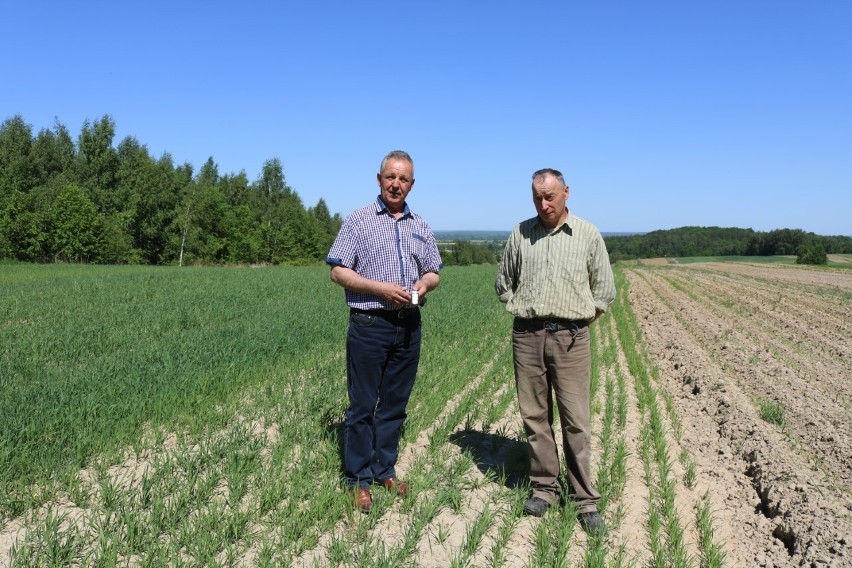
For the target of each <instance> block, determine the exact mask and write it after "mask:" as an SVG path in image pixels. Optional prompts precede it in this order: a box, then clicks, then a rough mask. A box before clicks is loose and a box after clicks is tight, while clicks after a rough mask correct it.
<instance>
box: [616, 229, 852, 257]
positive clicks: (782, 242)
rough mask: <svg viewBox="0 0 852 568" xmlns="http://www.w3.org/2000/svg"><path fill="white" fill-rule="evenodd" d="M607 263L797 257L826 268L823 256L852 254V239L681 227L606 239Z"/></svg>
mask: <svg viewBox="0 0 852 568" xmlns="http://www.w3.org/2000/svg"><path fill="white" fill-rule="evenodd" d="M604 241H605V242H606V246H607V250H608V251H609V256H610V261H612V262H616V261H618V260H630V259H636V258H659V257H679V256H774V255H796V256H797V261H798V262H800V263H804V264H825V262H826V254H852V237H847V236H820V235H816V234H814V233H809V232H805V231H802V230H801V229H776V230H774V231H768V232H761V231H754V230H752V229H739V228H735V227H730V228H722V227H681V228H678V229H668V230H661V231H652V232H650V233H643V234H639V235H617V236H605V237H604Z"/></svg>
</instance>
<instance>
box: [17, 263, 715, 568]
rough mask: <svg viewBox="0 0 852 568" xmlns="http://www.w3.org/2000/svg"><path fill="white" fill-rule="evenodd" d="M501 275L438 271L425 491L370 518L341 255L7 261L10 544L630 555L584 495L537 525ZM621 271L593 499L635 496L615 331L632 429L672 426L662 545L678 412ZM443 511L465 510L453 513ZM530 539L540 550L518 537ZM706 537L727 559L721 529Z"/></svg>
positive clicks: (334, 556)
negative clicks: (346, 455) (328, 263)
mask: <svg viewBox="0 0 852 568" xmlns="http://www.w3.org/2000/svg"><path fill="white" fill-rule="evenodd" d="M495 275H496V267H495V266H470V267H448V268H446V269H445V270H444V271H443V272H442V276H441V286H440V288H438V289H437V290H436V291H434V292H433V293H432V294H430V296H429V302H428V305H426V306H425V307H424V308H423V310H424V347H423V349H424V350H423V356H422V360H421V366H420V372H419V374H418V379H417V383H416V385H415V389H414V392H413V394H412V399H411V404H410V405H409V409H408V410H409V413H408V419H407V421H406V425H405V429H404V433H403V438H402V442H401V449H402V456H401V466H402V467H403V469H404V475H405V477H406V479H407V480H408V481H410V482H411V483H412V486H413V487H414V488H415V490H414V492H413V494H412V495H409V496H408V497H406V498H405V499H404V500H402V501H395V500H394V499H393V497H392V496H391V495H388V494H385V493H382V492H377V493H376V497H375V498H376V503H375V506H374V510H373V513H371V514H370V515H365V516H363V517H361V516H358V515H357V514H355V513H354V512H353V507H352V504H351V503H350V501H349V499H348V497H347V495H346V493H345V492H344V491H343V488H342V484H341V458H340V439H339V435H338V434H339V429H340V426H341V424H342V420H343V415H344V411H345V409H346V405H347V402H346V377H345V368H344V339H345V332H346V326H347V308H346V307H345V304H344V300H343V292H342V290H341V289H340V288H339V287H337V286H335V285H334V284H332V283H331V282H330V281H329V274H328V268H327V267H324V266H314V267H276V268H176V267H163V268H151V267H101V266H76V265H51V266H33V265H16V264H12V265H4V266H3V267H2V271H0V287H2V291H3V302H2V304H0V416H2V417H3V420H2V421H0V566H4V565H5V564H4V562H6V561H7V560H9V559H11V560H9V562H10V565H11V566H68V565H84V566H110V567H111V566H125V565H134V566H137V565H138V566H176V565H181V566H237V565H239V566H269V567H272V566H287V565H300V566H328V565H331V566H370V567H373V566H387V567H394V568H395V567H398V566H418V565H422V564H424V563H425V564H428V565H447V566H467V565H470V564H471V563H474V564H476V565H480V564H481V563H483V562H487V563H488V565H492V566H501V565H510V563H509V560H508V557H509V556H516V555H517V554H524V555H528V558H527V560H526V565H530V566H542V567H544V566H548V567H550V566H567V565H569V564H568V562H569V561H568V558H569V557H570V555H571V554H574V555H575V558H576V557H577V556H576V555H581V556H583V557H584V558H585V561H584V563H585V565H588V566H617V565H624V566H628V565H630V563H631V560H630V558H631V557H632V554H633V552H631V551H629V550H628V549H626V548H625V547H624V545H615V546H613V545H612V544H611V543H607V542H606V541H604V540H602V539H591V538H590V539H589V540H588V541H587V542H586V544H585V546H584V548H582V549H580V548H578V545H577V544H576V543H575V542H574V540H573V539H574V538H576V537H575V536H572V535H573V534H574V533H575V530H574V529H575V527H576V521H575V518H574V509H572V507H571V506H570V505H566V506H565V507H564V508H562V509H561V511H558V512H555V513H554V514H553V515H548V516H547V517H545V518H544V519H543V520H542V522H541V523H539V524H537V525H536V528H535V532H534V533H533V532H530V533H526V532H524V531H529V530H531V529H529V528H523V527H524V523H525V522H526V521H525V520H524V517H523V514H522V510H521V509H522V503H523V501H524V499H525V498H526V496H527V489H528V488H527V478H526V471H527V469H526V468H527V462H526V449H525V444H524V436H523V432H522V429H521V428H520V424H519V422H518V419H517V412H516V409H515V389H514V378H513V371H512V353H511V342H510V325H511V318H510V316H509V315H508V314H507V313H506V312H505V310H504V309H503V306H502V305H500V303H499V302H498V301H497V299H496V297H495V295H494V291H493V282H494V277H495ZM619 287H620V288H619V299H618V300H617V301H616V304H615V305H614V306H613V309H612V310H611V313H610V314H607V315H606V316H605V317H604V318H602V320H601V323H600V324H596V325H595V326H593V327H592V342H593V352H594V359H593V386H592V390H593V393H592V394H593V400H595V402H594V403H593V409H592V410H593V414H594V415H595V417H596V418H595V423H596V426H595V428H596V431H595V434H594V435H595V444H596V448H599V449H600V452H601V453H600V454H599V455H596V458H595V459H596V464H597V465H596V485H597V487H598V490H599V491H600V493H601V495H602V499H601V502H600V503H599V510H600V511H601V513H602V514H603V515H604V516H605V517H606V518H607V519H608V522H611V523H613V526H614V527H617V526H618V523H619V522H620V519H622V518H624V515H625V514H626V512H627V508H626V507H625V506H624V504H623V503H622V502H621V499H622V493H623V491H624V486H625V480H626V475H627V471H626V465H625V464H626V459H627V457H628V452H627V449H626V447H627V446H626V436H627V435H628V432H631V431H633V430H632V429H631V428H628V427H627V426H626V422H625V421H626V417H627V412H628V407H627V404H628V402H627V401H628V389H629V386H628V382H627V377H626V376H625V375H624V374H623V372H622V371H621V370H619V367H620V366H621V365H622V363H620V362H619V356H618V353H619V351H622V350H623V352H624V354H625V357H626V358H627V359H626V360H627V363H626V364H628V365H629V367H630V373H631V374H632V375H634V376H636V377H639V378H640V379H643V381H644V382H642V381H639V380H638V379H637V386H636V387H635V389H636V394H635V396H637V397H639V400H640V407H641V410H642V413H643V416H645V418H643V421H642V424H637V425H636V426H635V427H634V428H641V430H642V432H643V434H642V436H643V440H647V442H648V444H651V443H654V444H655V445H656V446H655V448H656V449H655V450H654V451H651V449H650V448H651V446H647V447H644V446H643V448H642V451H641V456H640V457H641V459H642V460H643V462H644V463H645V465H644V471H645V476H646V478H647V479H648V482H649V484H650V486H651V487H656V486H657V483H658V482H657V481H655V480H656V479H659V483H662V484H663V487H664V489H665V492H664V493H660V494H659V495H657V494H656V493H654V494H653V499H654V502H655V505H654V508H653V510H652V511H651V514H652V515H653V520H654V522H664V523H666V525H665V526H666V527H667V528H666V533H665V535H663V536H660V535H657V536H656V537H655V536H654V533H653V532H652V533H651V534H652V537H653V538H652V540H651V542H650V544H649V546H650V547H651V549H652V553H653V554H654V555H655V556H666V555H669V554H671V555H674V556H682V557H685V556H684V555H685V554H686V553H685V549H684V540H683V536H682V532H683V530H684V529H683V527H684V526H685V525H686V524H687V523H689V522H690V521H689V519H684V518H682V517H681V516H680V513H679V512H678V510H677V509H676V508H675V507H674V502H673V497H674V486H673V485H672V486H671V487H669V485H670V484H671V483H673V481H672V480H670V479H669V477H670V473H669V467H670V463H669V458H668V454H667V449H666V443H667V442H666V439H665V429H664V428H663V427H662V426H661V425H660V423H659V419H658V417H659V415H660V413H661V412H666V410H663V409H662V407H661V403H660V402H658V401H657V399H656V397H655V395H654V387H653V386H652V385H651V384H650V383H648V382H647V381H648V377H649V376H650V373H652V372H653V368H652V365H651V364H650V363H649V362H648V361H647V360H646V359H645V355H644V354H643V351H642V350H641V347H640V344H639V341H640V338H639V332H638V331H637V329H638V328H637V325H636V322H635V321H634V320H633V319H632V315H631V311H630V308H629V305H628V304H627V302H626V299H625V295H624V290H625V289H626V282H625V281H624V279H623V278H622V277H621V276H619ZM598 329H600V330H601V331H597V330H598ZM616 334H617V335H616ZM619 336H620V337H619ZM604 377H605V378H604ZM668 412H671V410H670V409H669V410H668ZM655 417H657V418H655ZM596 451H598V450H596ZM684 460H686V461H684ZM681 461H682V462H683V463H684V464H688V463H689V462H688V458H684V457H681ZM655 491H656V490H655ZM475 497H476V498H475ZM483 500H484V501H483ZM477 501H482V502H484V505H483V504H481V503H480V504H479V505H475V504H474V503H476V502H477ZM701 506H705V505H701ZM699 512H700V511H699ZM446 517H449V518H459V519H464V521H463V524H462V525H461V526H462V527H463V528H460V529H458V530H459V531H461V532H460V533H458V534H457V532H456V531H453V530H451V529H448V528H447V526H448V525H447V523H448V522H450V521H447V520H446V519H445V518H446ZM710 521H711V518H710V516H709V514H705V515H704V521H703V522H702V523H703V524H701V525H699V527H701V530H703V531H705V532H707V534H710V533H712V530H711V529H710V527H711V525H710ZM453 522H455V521H453ZM577 530H578V531H579V529H577ZM388 531H392V534H389V532H388ZM580 532H582V531H580ZM486 533H487V534H488V537H487V539H486V537H485V535H486ZM4 534H7V535H15V542H14V544H13V545H12V548H11V549H9V548H6V549H5V552H4V549H3V548H2V547H3V546H4V539H3V535H4ZM518 535H521V536H518ZM524 535H528V536H524ZM517 539H520V542H521V543H523V542H531V543H532V544H531V545H530V546H531V548H530V550H528V551H527V552H523V553H520V552H517V551H515V552H509V550H510V549H511V550H515V549H517V547H518V546H519V545H518V543H517V542H515V540H517ZM5 542H6V543H8V542H10V541H9V540H8V539H7V540H6V541H5ZM6 546H7V547H8V546H9V545H8V544H6ZM701 546H702V547H704V548H703V550H702V552H701V554H702V555H704V556H708V557H712V552H713V550H714V547H715V546H716V544H715V543H714V542H713V540H712V538H709V537H708V538H706V539H704V540H702V541H701ZM438 548H440V549H441V550H440V551H439V550H438ZM447 551H449V552H447ZM439 552H440V554H444V555H445V556H446V555H448V554H449V556H446V557H444V556H440V554H439ZM694 554H698V552H697V551H696V552H694ZM436 555H437V556H436ZM709 565H718V564H714V563H712V562H711V563H710V564H709Z"/></svg>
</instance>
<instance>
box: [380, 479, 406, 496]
mask: <svg viewBox="0 0 852 568" xmlns="http://www.w3.org/2000/svg"><path fill="white" fill-rule="evenodd" d="M377 483H378V484H379V485H381V486H382V487H384V488H385V489H387V490H388V491H393V492H395V493H396V494H397V495H400V496H402V497H405V496H406V495H407V494H408V484H407V483H406V482H404V481H400V480H399V479H397V478H396V477H391V478H389V479H382V480H381V481H378V482H377Z"/></svg>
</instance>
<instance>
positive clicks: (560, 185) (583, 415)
mask: <svg viewBox="0 0 852 568" xmlns="http://www.w3.org/2000/svg"><path fill="white" fill-rule="evenodd" d="M568 193H569V189H568V186H567V185H566V184H565V179H564V178H563V176H562V174H561V173H560V172H559V171H557V170H554V169H550V168H547V169H543V170H539V171H537V172H535V173H534V174H533V176H532V197H533V203H534V204H535V209H536V212H537V215H536V216H535V217H533V218H532V219H527V220H526V221H523V222H522V223H520V224H519V225H517V226H516V227H515V228H514V230H513V231H512V233H511V235H510V236H509V240H508V241H507V242H506V250H505V251H504V254H503V259H502V261H501V264H500V270H499V272H498V275H497V281H496V284H495V290H496V292H497V295H498V296H499V297H500V301H501V302H503V303H505V304H506V309H507V310H508V311H509V312H510V313H511V314H512V315H513V316H515V318H514V321H513V325H512V348H513V355H514V362H515V385H516V387H517V391H518V406H519V407H520V412H521V418H522V420H523V423H524V430H525V432H526V435H527V441H528V444H529V456H530V482H531V483H532V495H531V496H530V498H529V499H527V501H526V502H525V503H524V511H525V512H526V513H527V514H530V515H534V516H537V517H540V516H542V515H544V513H545V512H546V511H547V509H548V508H550V506H551V505H554V504H555V503H557V502H558V500H559V497H560V490H559V484H558V482H557V478H558V476H559V455H558V453H557V448H556V437H555V435H554V432H553V427H552V424H553V395H554V394H555V396H556V405H557V408H558V409H559V423H560V426H561V429H562V441H563V446H564V452H565V461H566V464H567V471H568V481H569V483H570V484H571V487H572V489H573V498H574V500H575V502H576V504H577V508H578V511H579V515H580V523H581V524H582V526H583V528H584V529H586V530H587V531H589V532H603V531H604V530H605V526H604V523H603V520H602V519H601V517H600V515H599V514H598V512H597V502H598V500H599V499H600V495H599V494H598V493H597V491H596V490H595V488H594V486H593V485H592V478H591V464H590V454H591V425H590V414H591V411H590V400H589V399H590V392H589V390H590V383H591V351H590V342H589V324H591V323H592V322H593V321H594V320H595V319H597V318H598V317H599V316H600V315H601V314H602V313H604V312H605V311H606V310H607V308H608V306H609V305H610V304H611V303H612V301H613V300H614V299H615V280H614V278H613V274H612V268H611V267H610V264H609V255H608V254H607V251H606V246H605V245H604V241H603V238H602V237H601V235H600V232H599V231H598V229H597V228H596V227H595V226H594V225H592V224H591V223H589V222H587V221H584V220H583V219H581V218H579V217H577V216H576V215H574V214H573V213H571V212H570V211H569V210H568V208H567V207H566V205H565V202H566V201H567V199H568Z"/></svg>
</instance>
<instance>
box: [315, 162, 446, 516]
mask: <svg viewBox="0 0 852 568" xmlns="http://www.w3.org/2000/svg"><path fill="white" fill-rule="evenodd" d="M376 177H377V180H378V183H379V189H380V195H379V196H378V197H377V198H376V200H375V201H374V202H373V203H371V204H370V205H368V206H366V207H362V208H361V209H358V210H357V211H354V212H353V213H351V214H350V215H349V216H348V217H347V218H346V220H345V221H344V222H343V226H342V227H341V228H340V232H339V233H338V235H337V238H336V239H335V241H334V244H332V246H331V250H330V251H329V253H328V257H327V258H326V262H327V263H328V264H329V265H331V267H332V268H331V280H332V281H333V282H335V283H336V284H339V285H340V286H342V287H343V288H344V289H345V291H346V292H345V295H346V303H347V304H348V306H349V332H348V335H347V339H346V372H347V390H348V394H349V408H348V409H347V410H346V424H345V426H344V429H343V462H344V463H343V465H344V477H345V480H346V484H347V486H348V488H349V491H350V493H351V494H352V497H353V500H354V502H355V506H356V507H357V508H359V509H360V510H361V511H363V512H368V511H369V510H370V509H371V508H372V505H373V499H372V493H371V491H370V487H371V485H372V484H374V483H375V484H378V485H382V486H384V487H385V488H386V489H388V490H390V491H394V492H396V493H398V494H400V495H404V494H405V493H406V492H407V491H408V485H407V484H406V483H405V482H402V481H400V480H399V479H397V476H396V469H395V466H396V460H397V455H398V446H399V437H400V432H401V428H402V424H403V422H404V421H405V417H406V412H405V409H406V406H407V405H408V398H409V396H410V395H411V390H412V388H413V387H414V379H415V376H416V375H417V366H418V364H419V362H420V306H422V305H423V304H425V302H426V294H427V293H428V292H429V291H431V290H434V289H435V287H437V286H438V280H439V278H438V271H439V270H440V269H441V267H442V263H441V256H440V254H439V252H438V246H437V244H436V243H435V236H434V235H433V233H432V229H430V228H429V225H428V224H427V223H426V221H424V220H423V218H422V217H420V216H419V215H418V214H417V213H414V212H413V211H412V210H411V209H410V208H409V207H408V204H407V203H406V201H405V200H406V197H408V194H409V192H410V191H411V188H412V187H414V162H412V160H411V156H409V155H408V154H407V153H406V152H403V151H400V150H397V151H394V152H391V153H389V154H388V155H387V156H385V158H384V159H383V160H382V163H381V166H380V168H379V173H378V174H377V175H376Z"/></svg>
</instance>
